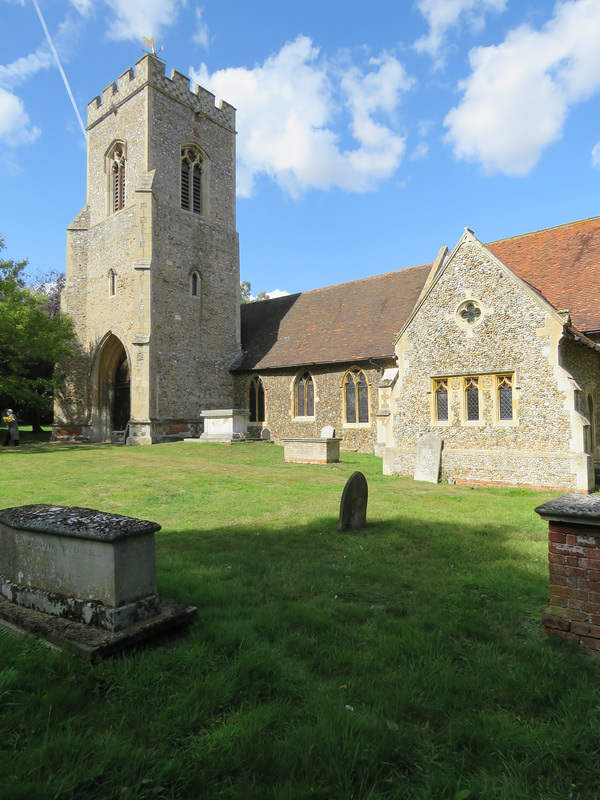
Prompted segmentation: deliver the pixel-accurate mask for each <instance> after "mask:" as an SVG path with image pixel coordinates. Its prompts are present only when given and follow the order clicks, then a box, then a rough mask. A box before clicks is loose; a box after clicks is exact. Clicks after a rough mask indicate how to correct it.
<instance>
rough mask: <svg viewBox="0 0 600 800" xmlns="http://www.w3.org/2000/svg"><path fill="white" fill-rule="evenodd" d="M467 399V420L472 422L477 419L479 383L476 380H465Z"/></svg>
mask: <svg viewBox="0 0 600 800" xmlns="http://www.w3.org/2000/svg"><path fill="white" fill-rule="evenodd" d="M465 393H466V399H467V419H468V420H469V421H470V422H474V421H476V420H478V419H479V381H478V379H477V378H465Z"/></svg>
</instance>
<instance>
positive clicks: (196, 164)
mask: <svg viewBox="0 0 600 800" xmlns="http://www.w3.org/2000/svg"><path fill="white" fill-rule="evenodd" d="M181 207H182V208H183V209H185V210H186V211H193V212H194V214H201V213H202V155H201V154H200V151H199V150H197V149H196V148H195V147H182V148H181Z"/></svg>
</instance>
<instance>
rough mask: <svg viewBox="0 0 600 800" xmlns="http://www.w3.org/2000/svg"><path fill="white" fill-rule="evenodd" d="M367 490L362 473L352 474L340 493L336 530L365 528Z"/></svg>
mask: <svg viewBox="0 0 600 800" xmlns="http://www.w3.org/2000/svg"><path fill="white" fill-rule="evenodd" d="M368 498H369V489H368V487H367V479H366V478H365V476H364V475H363V474H362V472H354V473H352V475H351V476H350V477H349V478H348V481H347V483H346V485H345V487H344V491H343V492H342V500H341V502H340V518H339V520H338V530H340V531H345V530H348V529H350V530H352V531H355V530H358V529H359V528H366V527H367V500H368Z"/></svg>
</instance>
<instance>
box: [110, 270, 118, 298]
mask: <svg viewBox="0 0 600 800" xmlns="http://www.w3.org/2000/svg"><path fill="white" fill-rule="evenodd" d="M116 293H117V274H116V272H115V271H114V269H109V270H108V294H109V296H110V297H114V296H115V294H116Z"/></svg>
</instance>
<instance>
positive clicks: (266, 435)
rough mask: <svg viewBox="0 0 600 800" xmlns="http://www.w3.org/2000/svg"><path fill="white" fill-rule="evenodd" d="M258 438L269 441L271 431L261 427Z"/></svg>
mask: <svg viewBox="0 0 600 800" xmlns="http://www.w3.org/2000/svg"><path fill="white" fill-rule="evenodd" d="M260 438H261V439H262V440H263V442H270V441H271V431H270V430H269V429H268V428H263V429H262V431H261V432H260Z"/></svg>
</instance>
